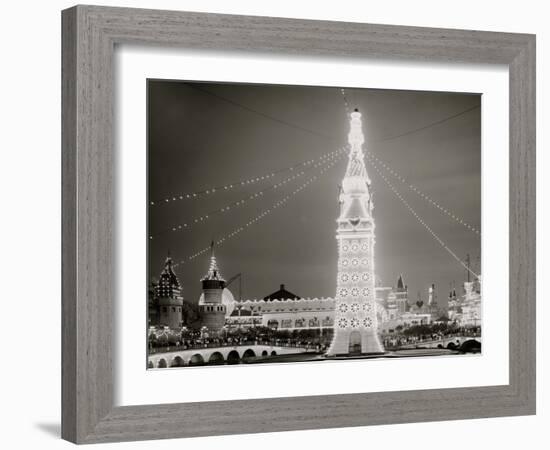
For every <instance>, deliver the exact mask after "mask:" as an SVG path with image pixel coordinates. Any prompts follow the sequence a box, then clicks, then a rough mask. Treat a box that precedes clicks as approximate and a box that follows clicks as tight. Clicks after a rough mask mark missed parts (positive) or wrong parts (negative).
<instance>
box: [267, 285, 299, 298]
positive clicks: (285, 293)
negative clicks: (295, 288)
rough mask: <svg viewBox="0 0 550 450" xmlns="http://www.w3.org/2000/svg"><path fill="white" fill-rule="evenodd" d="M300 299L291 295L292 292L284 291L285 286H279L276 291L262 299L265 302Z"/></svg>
mask: <svg viewBox="0 0 550 450" xmlns="http://www.w3.org/2000/svg"><path fill="white" fill-rule="evenodd" d="M300 298H301V297H300V296H298V295H296V294H293V293H292V292H289V291H287V290H286V289H285V285H284V284H281V286H280V288H279V290H278V291H275V292H273V293H272V294H269V295H268V296H267V297H264V300H266V301H273V300H289V299H292V300H298V299H300Z"/></svg>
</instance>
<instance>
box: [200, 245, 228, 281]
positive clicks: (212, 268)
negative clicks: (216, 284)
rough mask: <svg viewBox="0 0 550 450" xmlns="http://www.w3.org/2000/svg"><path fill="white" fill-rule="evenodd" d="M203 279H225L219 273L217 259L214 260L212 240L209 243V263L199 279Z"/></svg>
mask: <svg viewBox="0 0 550 450" xmlns="http://www.w3.org/2000/svg"><path fill="white" fill-rule="evenodd" d="M204 280H217V281H225V279H224V278H223V276H222V274H221V273H220V269H219V268H218V261H217V260H216V255H215V254H214V241H213V240H212V242H211V243H210V265H209V267H208V272H207V273H206V275H205V276H204V277H203V278H202V279H201V281H204Z"/></svg>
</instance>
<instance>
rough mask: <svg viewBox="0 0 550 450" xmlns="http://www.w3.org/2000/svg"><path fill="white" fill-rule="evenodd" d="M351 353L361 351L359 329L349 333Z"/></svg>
mask: <svg viewBox="0 0 550 450" xmlns="http://www.w3.org/2000/svg"><path fill="white" fill-rule="evenodd" d="M348 351H349V353H350V354H354V353H355V354H357V353H361V333H359V331H352V332H351V333H350V334H349V350H348Z"/></svg>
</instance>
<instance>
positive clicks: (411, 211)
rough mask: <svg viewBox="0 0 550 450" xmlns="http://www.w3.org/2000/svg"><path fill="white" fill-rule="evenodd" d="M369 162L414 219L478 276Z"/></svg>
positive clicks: (463, 265)
mask: <svg viewBox="0 0 550 450" xmlns="http://www.w3.org/2000/svg"><path fill="white" fill-rule="evenodd" d="M369 162H370V164H371V166H372V167H373V168H374V170H375V172H376V173H377V174H378V175H379V176H380V177H381V178H382V180H384V182H385V183H386V185H387V186H388V187H389V188H390V190H391V191H392V192H393V193H394V194H395V196H396V197H397V198H398V199H399V200H401V203H403V205H405V207H406V208H407V209H408V210H409V212H410V213H411V214H412V215H413V216H414V217H415V218H416V220H418V222H420V224H421V225H422V226H423V227H424V228H425V229H426V230H427V231H428V232H429V233H430V234H431V235H432V237H433V238H434V239H435V240H436V241H437V242H438V243H439V244H440V245H441V246H442V247H443V248H444V249H445V250H446V251H447V252H448V253H449V254H450V255H451V256H452V257H453V258H454V259H456V261H457V262H458V263H459V264H460V265H461V266H462V267H464V268H465V269H466V270H467V271H468V272H470V273H471V274H472V275H473V276H474V277H475V278H479V275H478V274H476V273H475V272H474V271H473V270H472V269H470V268H469V267H468V265H467V264H466V263H465V262H464V261H462V260H461V259H460V258H459V257H458V256H457V255H456V253H455V252H453V251H452V250H451V249H450V248H449V246H448V245H447V244H445V242H443V240H442V239H441V238H440V237H439V236H438V235H437V234H435V233H434V231H433V230H432V229H431V228H430V226H429V225H428V224H427V223H426V222H425V221H424V220H423V219H422V217H420V216H419V215H418V214H417V212H416V211H415V210H414V209H413V208H412V206H411V205H409V203H408V202H407V200H405V199H404V198H403V197H402V196H401V194H400V193H399V191H398V190H397V189H396V188H395V186H394V185H393V184H392V183H391V182H390V181H389V180H388V179H387V178H386V176H385V175H384V174H383V173H382V171H381V170H380V169H379V168H378V166H377V165H376V163H375V162H374V161H373V160H372V159H369Z"/></svg>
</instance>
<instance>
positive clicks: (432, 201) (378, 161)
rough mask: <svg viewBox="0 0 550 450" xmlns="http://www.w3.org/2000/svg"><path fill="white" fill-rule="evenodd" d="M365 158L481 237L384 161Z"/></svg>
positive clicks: (368, 156) (372, 156) (472, 227)
mask: <svg viewBox="0 0 550 450" xmlns="http://www.w3.org/2000/svg"><path fill="white" fill-rule="evenodd" d="M365 156H366V157H367V158H368V159H369V160H370V161H371V162H372V163H373V164H374V163H375V161H376V162H377V163H378V164H380V165H381V166H382V167H383V168H384V169H386V171H388V172H389V173H391V174H392V175H393V176H394V177H395V178H397V179H398V180H399V181H401V183H403V184H404V185H405V186H407V187H408V188H409V189H410V190H411V191H413V192H415V193H416V194H418V195H419V196H420V197H421V198H423V199H424V200H426V201H427V202H428V203H430V204H431V205H432V206H435V207H436V208H437V209H439V210H440V211H441V212H442V213H444V214H446V215H447V216H449V217H450V218H451V219H453V220H454V221H455V222H457V223H459V224H460V225H462V226H464V227H466V228H467V229H468V230H470V231H473V232H474V233H476V234H477V235H481V233H480V231H479V230H478V229H477V228H475V227H474V226H472V225H470V224H469V223H468V222H466V221H465V220H463V219H461V218H460V217H458V216H457V215H455V214H453V213H452V212H451V211H449V210H448V209H446V208H444V207H443V206H441V205H440V204H439V203H437V202H436V201H435V200H433V199H432V198H431V197H430V196H428V195H426V194H424V193H423V192H422V191H420V190H419V189H418V188H417V187H416V186H414V185H412V184H410V183H409V182H408V181H407V180H406V179H405V178H403V177H402V176H401V175H399V174H398V173H397V172H396V171H395V170H393V169H392V168H391V167H389V166H388V165H387V164H386V163H384V161H382V160H381V159H380V158H378V157H377V156H375V155H374V154H373V153H372V152H369V151H367V152H365Z"/></svg>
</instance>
